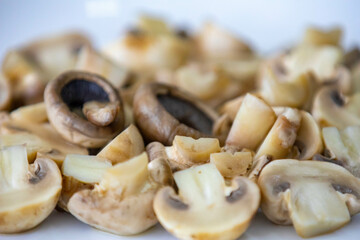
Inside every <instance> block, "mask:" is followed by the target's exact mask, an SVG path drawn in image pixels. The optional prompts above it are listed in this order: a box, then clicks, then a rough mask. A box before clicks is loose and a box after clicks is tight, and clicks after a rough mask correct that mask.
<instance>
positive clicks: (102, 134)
mask: <svg viewBox="0 0 360 240" xmlns="http://www.w3.org/2000/svg"><path fill="white" fill-rule="evenodd" d="M44 96H45V104H46V109H47V113H48V117H49V120H50V122H51V124H52V125H53V126H54V128H55V129H56V130H57V131H58V132H59V134H60V135H61V136H63V137H64V138H65V139H66V140H68V141H69V142H72V143H75V144H78V145H81V146H84V147H92V148H96V147H102V146H104V145H105V144H106V143H107V142H108V141H109V140H110V139H112V138H113V137H114V136H116V134H117V133H119V132H120V131H121V130H122V129H123V127H124V109H123V105H122V100H121V98H120V97H119V95H118V93H117V91H116V90H115V89H114V88H113V87H112V86H111V85H110V84H109V83H108V82H107V81H106V80H105V79H104V78H102V77H100V76H98V75H95V74H92V73H86V72H79V71H69V72H65V73H63V74H61V75H60V76H59V77H58V78H56V79H55V80H53V81H51V82H50V83H49V84H48V85H47V87H46V90H45V95H44ZM90 101H97V102H104V103H108V104H111V105H113V104H115V105H117V106H118V108H119V111H118V112H117V114H116V116H112V117H111V118H113V121H112V122H111V123H110V124H108V125H107V126H99V123H98V121H97V120H96V121H94V120H93V121H91V120H92V118H89V119H87V118H86V117H84V116H83V114H82V112H81V111H82V108H83V107H84V104H86V103H87V102H90Z"/></svg>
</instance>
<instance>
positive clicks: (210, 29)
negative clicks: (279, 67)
mask: <svg viewBox="0 0 360 240" xmlns="http://www.w3.org/2000/svg"><path fill="white" fill-rule="evenodd" d="M195 40H196V46H197V49H198V51H199V54H200V56H202V58H204V59H206V60H212V61H221V60H236V59H241V58H243V57H248V56H249V55H252V50H251V48H250V47H249V46H248V45H247V44H246V43H244V42H243V41H241V40H240V39H237V38H236V37H235V36H233V35H232V34H231V33H229V32H227V31H226V30H224V29H221V28H220V27H219V26H216V25H215V24H213V23H206V24H204V25H203V27H202V29H201V31H200V33H199V34H198V35H197V36H196V39H195Z"/></svg>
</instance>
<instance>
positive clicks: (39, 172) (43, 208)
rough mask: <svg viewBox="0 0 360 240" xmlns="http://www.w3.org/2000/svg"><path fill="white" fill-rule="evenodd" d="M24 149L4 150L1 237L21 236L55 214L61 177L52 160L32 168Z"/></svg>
mask: <svg viewBox="0 0 360 240" xmlns="http://www.w3.org/2000/svg"><path fill="white" fill-rule="evenodd" d="M26 155H27V154H26V148H25V147H24V146H12V147H5V148H2V149H1V150H0V172H1V173H2V174H0V182H1V185H0V219H1V224H0V233H17V232H22V231H26V230H29V229H31V228H33V227H35V226H37V225H39V224H40V223H41V222H42V221H44V219H45V218H47V217H48V216H49V215H50V213H51V212H52V211H53V210H54V208H55V206H56V203H57V200H58V198H59V196H60V191H61V174H60V171H59V169H58V167H57V165H56V164H55V163H54V162H53V161H51V160H50V159H45V158H38V159H36V160H35V162H34V163H33V164H31V165H29V163H28V160H27V156H26Z"/></svg>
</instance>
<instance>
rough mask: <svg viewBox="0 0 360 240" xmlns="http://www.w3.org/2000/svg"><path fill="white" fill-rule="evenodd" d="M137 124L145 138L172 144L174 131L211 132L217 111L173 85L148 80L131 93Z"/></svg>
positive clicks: (185, 133)
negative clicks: (148, 81) (134, 92)
mask: <svg viewBox="0 0 360 240" xmlns="http://www.w3.org/2000/svg"><path fill="white" fill-rule="evenodd" d="M134 116H135V121H136V124H137V125H138V127H139V129H140V131H141V133H142V134H143V136H144V137H145V139H147V140H150V141H159V142H161V143H163V144H165V145H171V143H172V141H173V140H174V137H175V136H176V135H181V136H189V137H193V138H199V137H202V136H211V135H212V129H213V123H214V121H215V120H216V119H217V117H218V115H217V113H216V112H215V111H214V110H212V109H211V108H209V107H208V106H206V105H205V104H204V103H202V102H201V101H200V100H198V99H196V98H195V97H193V96H191V95H190V94H188V93H186V92H183V91H181V90H179V89H178V88H176V87H173V86H169V85H165V84H159V83H149V84H144V85H142V86H141V87H140V88H139V89H138V91H137V92H136V94H135V97H134Z"/></svg>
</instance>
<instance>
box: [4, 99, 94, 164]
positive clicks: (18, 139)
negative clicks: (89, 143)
mask: <svg viewBox="0 0 360 240" xmlns="http://www.w3.org/2000/svg"><path fill="white" fill-rule="evenodd" d="M38 107H39V106H33V107H32V106H31V105H30V106H28V107H26V109H27V110H31V109H32V108H33V109H34V110H35V109H37V108H38ZM40 109H41V107H40ZM27 110H23V109H18V110H16V111H19V112H17V113H16V116H17V117H19V118H16V120H15V119H13V118H11V117H10V118H9V119H7V120H6V121H4V122H3V123H2V124H1V125H0V132H1V135H0V145H1V146H13V145H22V144H25V146H26V149H27V152H28V158H29V160H30V161H33V160H34V159H35V156H37V157H40V158H50V159H52V160H54V161H55V162H56V163H57V164H58V165H59V166H61V164H62V162H63V160H64V159H65V156H66V154H69V153H73V154H88V151H87V149H86V148H83V147H79V146H77V145H74V144H71V143H69V142H68V141H66V140H65V139H64V138H62V137H61V136H60V135H59V134H58V133H57V131H56V130H55V129H54V128H53V127H52V126H51V125H50V124H49V123H46V122H45V123H39V122H37V121H39V120H41V118H42V117H40V118H39V119H37V118H36V117H32V118H31V117H29V118H20V116H25V117H26V116H27V114H28V111H27ZM40 112H42V111H40ZM34 113H37V112H36V111H35V112H34ZM10 115H12V113H11V114H10ZM30 120H34V122H31V121H30Z"/></svg>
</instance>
